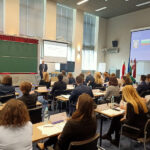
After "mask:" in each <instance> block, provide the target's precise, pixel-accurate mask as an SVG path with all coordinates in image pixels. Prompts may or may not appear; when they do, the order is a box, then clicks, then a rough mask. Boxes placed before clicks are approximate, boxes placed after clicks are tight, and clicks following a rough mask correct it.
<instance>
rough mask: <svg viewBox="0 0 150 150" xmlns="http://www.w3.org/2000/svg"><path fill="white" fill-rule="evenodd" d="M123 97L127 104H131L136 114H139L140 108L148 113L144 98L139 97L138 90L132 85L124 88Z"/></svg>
mask: <svg viewBox="0 0 150 150" xmlns="http://www.w3.org/2000/svg"><path fill="white" fill-rule="evenodd" d="M122 97H123V99H124V100H125V101H126V102H127V103H130V104H131V105H132V106H133V108H134V112H135V113H136V114H139V107H140V108H141V109H142V110H143V112H145V113H147V112H148V110H147V107H146V104H145V102H144V100H143V98H141V97H140V96H139V95H138V93H137V91H136V89H135V88H134V87H133V86H132V85H126V86H125V87H123V89H122Z"/></svg>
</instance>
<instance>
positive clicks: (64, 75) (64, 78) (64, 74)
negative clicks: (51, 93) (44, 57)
mask: <svg viewBox="0 0 150 150" xmlns="http://www.w3.org/2000/svg"><path fill="white" fill-rule="evenodd" d="M61 73H62V75H63V81H64V82H65V83H66V84H68V83H69V79H68V78H67V76H66V71H65V70H62V71H61Z"/></svg>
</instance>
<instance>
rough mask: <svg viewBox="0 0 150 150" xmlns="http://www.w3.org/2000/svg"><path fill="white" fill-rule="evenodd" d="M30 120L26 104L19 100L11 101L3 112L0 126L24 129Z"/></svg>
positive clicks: (0, 116) (0, 117)
mask: <svg viewBox="0 0 150 150" xmlns="http://www.w3.org/2000/svg"><path fill="white" fill-rule="evenodd" d="M29 120H30V117H29V113H28V110H27V107H26V106H25V104H24V103H23V102H22V101H20V100H17V99H11V100H9V101H8V102H7V103H6V105H5V106H4V108H3V109H2V111H1V115H0V126H6V127H22V126H24V125H25V124H26V123H27V122H28V121H29Z"/></svg>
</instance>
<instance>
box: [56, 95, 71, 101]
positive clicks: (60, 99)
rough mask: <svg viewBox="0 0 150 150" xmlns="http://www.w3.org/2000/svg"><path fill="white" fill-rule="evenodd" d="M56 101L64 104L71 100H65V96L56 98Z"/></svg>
mask: <svg viewBox="0 0 150 150" xmlns="http://www.w3.org/2000/svg"><path fill="white" fill-rule="evenodd" d="M56 99H57V100H58V101H62V102H67V101H69V98H65V97H63V96H61V95H60V96H56Z"/></svg>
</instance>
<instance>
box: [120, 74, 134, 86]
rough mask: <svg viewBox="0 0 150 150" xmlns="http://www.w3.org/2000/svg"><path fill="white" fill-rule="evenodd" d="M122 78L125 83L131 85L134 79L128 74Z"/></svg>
mask: <svg viewBox="0 0 150 150" xmlns="http://www.w3.org/2000/svg"><path fill="white" fill-rule="evenodd" d="M122 80H123V84H124V85H131V84H132V80H131V78H130V77H128V76H123V78H122Z"/></svg>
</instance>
